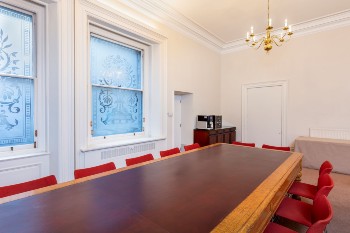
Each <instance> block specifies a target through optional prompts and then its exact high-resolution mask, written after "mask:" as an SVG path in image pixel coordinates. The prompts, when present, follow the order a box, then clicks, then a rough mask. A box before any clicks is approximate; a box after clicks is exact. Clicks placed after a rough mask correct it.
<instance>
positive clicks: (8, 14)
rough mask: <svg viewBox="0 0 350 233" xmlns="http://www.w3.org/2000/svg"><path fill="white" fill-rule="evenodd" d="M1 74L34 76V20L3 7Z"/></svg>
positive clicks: (1, 20) (0, 31) (0, 32)
mask: <svg viewBox="0 0 350 233" xmlns="http://www.w3.org/2000/svg"><path fill="white" fill-rule="evenodd" d="M0 74H13V75H23V76H29V77H31V76H33V18H32V16H31V15H27V14H24V13H22V12H19V11H15V10H12V9H9V8H6V7H2V6H0Z"/></svg>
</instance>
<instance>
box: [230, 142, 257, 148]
mask: <svg viewBox="0 0 350 233" xmlns="http://www.w3.org/2000/svg"><path fill="white" fill-rule="evenodd" d="M232 144H233V145H236V146H249V147H255V143H249V142H232Z"/></svg>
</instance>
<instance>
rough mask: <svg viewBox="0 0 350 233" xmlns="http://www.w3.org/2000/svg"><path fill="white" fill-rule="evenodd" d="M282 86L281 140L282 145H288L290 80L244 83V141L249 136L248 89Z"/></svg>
mask: <svg viewBox="0 0 350 233" xmlns="http://www.w3.org/2000/svg"><path fill="white" fill-rule="evenodd" d="M275 86H280V87H282V96H281V98H282V100H281V102H282V109H281V110H282V119H281V120H282V122H281V142H282V146H286V143H287V96H288V81H287V80H280V81H270V82H261V83H250V84H242V141H243V142H244V141H246V138H247V118H248V115H247V104H248V90H249V89H252V88H263V87H275Z"/></svg>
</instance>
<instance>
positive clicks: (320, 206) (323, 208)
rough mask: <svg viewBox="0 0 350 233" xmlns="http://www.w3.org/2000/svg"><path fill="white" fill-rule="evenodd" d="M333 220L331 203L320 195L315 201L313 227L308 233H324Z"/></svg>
mask: <svg viewBox="0 0 350 233" xmlns="http://www.w3.org/2000/svg"><path fill="white" fill-rule="evenodd" d="M332 218H333V209H332V206H331V203H330V202H329V201H328V199H327V197H326V196H325V195H320V196H318V197H317V198H316V199H315V200H314V204H313V206H312V223H313V224H312V225H311V227H309V229H308V231H307V233H322V232H323V230H324V229H325V228H326V226H327V224H328V223H329V222H330V221H331V220H332Z"/></svg>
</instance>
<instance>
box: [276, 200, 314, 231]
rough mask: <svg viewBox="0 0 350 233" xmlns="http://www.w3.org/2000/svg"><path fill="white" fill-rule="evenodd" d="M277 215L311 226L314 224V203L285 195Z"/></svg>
mask: <svg viewBox="0 0 350 233" xmlns="http://www.w3.org/2000/svg"><path fill="white" fill-rule="evenodd" d="M276 215H278V216H281V217H283V218H287V219H290V220H293V221H294V222H297V223H300V224H303V225H305V226H308V227H310V226H311V225H312V205H310V204H308V203H305V202H302V201H298V200H294V199H292V198H289V197H285V198H284V199H283V201H282V202H281V204H280V206H279V207H278V209H277V211H276Z"/></svg>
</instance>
